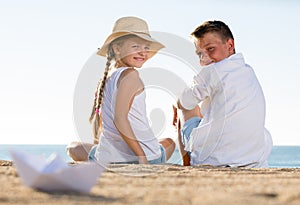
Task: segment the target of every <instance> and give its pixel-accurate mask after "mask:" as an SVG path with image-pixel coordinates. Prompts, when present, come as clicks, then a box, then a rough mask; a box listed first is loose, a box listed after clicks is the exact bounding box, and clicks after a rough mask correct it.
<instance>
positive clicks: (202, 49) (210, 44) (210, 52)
mask: <svg viewBox="0 0 300 205" xmlns="http://www.w3.org/2000/svg"><path fill="white" fill-rule="evenodd" d="M195 45H196V53H197V54H198V55H199V56H201V57H205V56H207V57H208V58H209V59H210V61H211V62H219V61H221V60H224V59H225V58H228V57H229V56H231V55H232V54H234V41H233V39H228V40H227V41H223V40H222V38H221V37H220V36H219V34H217V33H214V32H211V33H206V34H204V36H203V37H202V38H195ZM200 62H201V58H200ZM211 62H210V63H211Z"/></svg>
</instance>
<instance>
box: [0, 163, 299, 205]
mask: <svg viewBox="0 0 300 205" xmlns="http://www.w3.org/2000/svg"><path fill="white" fill-rule="evenodd" d="M74 166H76V165H74ZM0 183H1V192H0V204H9V205H12V204H51V205H53V204H122V205H123V204H128V205H129V204H130V205H131V204H155V205H157V204H180V205H183V204H205V205H209V204H222V205H224V204H231V205H233V204H243V205H244V204H245V205H247V204H255V205H261V204H262V205H267V204H278V205H279V204H293V205H296V204H297V205H299V204H300V169H299V168H269V169H242V168H214V167H210V166H193V167H183V166H180V165H171V164H166V165H115V166H111V167H110V168H109V169H108V170H107V171H106V172H105V173H104V174H103V175H102V176H101V177H100V178H99V179H98V181H97V184H96V185H95V186H94V187H93V188H92V190H91V192H90V194H80V193H75V192H42V191H39V190H34V189H31V188H28V187H25V186H24V185H23V184H22V181H21V179H20V177H19V176H18V174H17V171H16V169H15V167H14V166H13V165H12V163H11V162H10V161H0Z"/></svg>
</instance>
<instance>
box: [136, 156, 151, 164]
mask: <svg viewBox="0 0 300 205" xmlns="http://www.w3.org/2000/svg"><path fill="white" fill-rule="evenodd" d="M138 158H139V164H149V162H148V160H147V158H146V156H139V157H138Z"/></svg>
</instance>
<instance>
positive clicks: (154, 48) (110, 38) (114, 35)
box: [97, 31, 165, 58]
mask: <svg viewBox="0 0 300 205" xmlns="http://www.w3.org/2000/svg"><path fill="white" fill-rule="evenodd" d="M126 35H135V36H137V37H139V38H141V39H144V40H146V41H149V42H150V43H151V46H150V56H149V58H151V57H152V56H153V55H155V54H156V53H157V52H158V51H159V50H160V49H162V48H164V47H165V46H164V45H163V44H161V43H160V42H158V41H156V40H155V39H153V38H152V37H150V36H149V35H147V34H144V33H134V32H128V31H124V32H115V33H112V34H111V35H109V36H108V37H107V39H106V40H105V42H104V44H103V46H102V47H101V48H100V49H99V50H98V52H97V54H98V55H100V56H104V57H105V56H106V55H107V51H108V47H109V44H110V43H111V42H113V41H114V40H116V39H117V38H120V37H122V36H126Z"/></svg>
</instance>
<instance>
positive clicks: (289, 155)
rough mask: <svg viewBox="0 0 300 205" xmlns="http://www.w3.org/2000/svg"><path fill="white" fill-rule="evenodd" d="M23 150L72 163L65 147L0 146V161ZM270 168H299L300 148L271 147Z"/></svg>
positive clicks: (173, 160) (176, 158)
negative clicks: (14, 150)
mask: <svg viewBox="0 0 300 205" xmlns="http://www.w3.org/2000/svg"><path fill="white" fill-rule="evenodd" d="M11 149H16V150H23V151H26V152H28V153H31V154H34V155H42V156H44V157H45V158H47V157H49V156H50V155H51V154H52V153H57V154H59V155H60V156H61V157H62V158H63V159H64V160H65V161H66V162H70V161H72V160H71V158H70V157H69V156H68V155H67V153H66V145H44V144H43V145H13V144H9V145H0V160H12V158H11V156H10V154H9V150H11ZM168 162H170V163H174V164H180V163H181V159H180V154H179V151H178V150H175V152H174V154H173V156H172V157H171V158H170V159H169V161H168ZM268 162H269V166H270V167H271V168H300V146H273V149H272V152H271V155H270V157H269V159H268Z"/></svg>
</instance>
